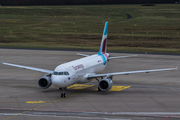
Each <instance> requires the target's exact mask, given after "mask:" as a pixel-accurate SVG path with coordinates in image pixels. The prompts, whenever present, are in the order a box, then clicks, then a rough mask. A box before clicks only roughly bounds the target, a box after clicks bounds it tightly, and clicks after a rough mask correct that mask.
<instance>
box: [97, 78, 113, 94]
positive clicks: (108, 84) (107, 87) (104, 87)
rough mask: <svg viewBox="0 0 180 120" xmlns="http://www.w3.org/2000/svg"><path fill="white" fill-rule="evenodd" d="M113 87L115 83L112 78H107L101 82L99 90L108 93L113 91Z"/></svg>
mask: <svg viewBox="0 0 180 120" xmlns="http://www.w3.org/2000/svg"><path fill="white" fill-rule="evenodd" d="M112 85H113V81H112V80H111V79H110V78H105V79H102V80H100V81H99V90H100V91H104V92H105V91H108V90H110V89H111V87H112Z"/></svg>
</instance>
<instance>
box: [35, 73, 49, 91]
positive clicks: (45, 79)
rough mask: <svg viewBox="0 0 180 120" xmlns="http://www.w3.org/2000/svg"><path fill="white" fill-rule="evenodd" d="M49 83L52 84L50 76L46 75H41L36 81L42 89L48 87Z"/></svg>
mask: <svg viewBox="0 0 180 120" xmlns="http://www.w3.org/2000/svg"><path fill="white" fill-rule="evenodd" d="M51 84H52V81H51V77H50V76H47V75H45V76H43V77H41V78H40V79H39V81H38V85H39V87H40V88H43V89H47V88H49V87H50V86H51Z"/></svg>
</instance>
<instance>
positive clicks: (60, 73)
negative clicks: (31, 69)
mask: <svg viewBox="0 0 180 120" xmlns="http://www.w3.org/2000/svg"><path fill="white" fill-rule="evenodd" d="M53 75H69V73H68V72H67V71H65V72H54V73H53Z"/></svg>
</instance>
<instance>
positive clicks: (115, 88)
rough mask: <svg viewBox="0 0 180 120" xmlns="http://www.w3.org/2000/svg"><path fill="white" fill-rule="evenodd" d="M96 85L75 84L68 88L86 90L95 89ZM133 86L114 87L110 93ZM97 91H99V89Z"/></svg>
mask: <svg viewBox="0 0 180 120" xmlns="http://www.w3.org/2000/svg"><path fill="white" fill-rule="evenodd" d="M93 86H95V85H87V84H74V85H71V86H69V87H67V88H68V89H85V88H89V87H93ZM130 87H131V86H118V85H113V86H112V88H111V89H110V90H109V91H122V90H125V89H127V88H130ZM95 90H98V89H97V88H96V89H95Z"/></svg>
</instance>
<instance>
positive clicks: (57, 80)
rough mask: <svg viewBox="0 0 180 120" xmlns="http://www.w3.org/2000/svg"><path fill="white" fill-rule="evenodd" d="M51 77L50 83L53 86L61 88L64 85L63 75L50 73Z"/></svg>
mask: <svg viewBox="0 0 180 120" xmlns="http://www.w3.org/2000/svg"><path fill="white" fill-rule="evenodd" d="M51 79H52V85H53V86H55V87H59V88H62V87H65V86H64V85H65V84H64V79H63V77H60V76H56V75H52V76H51Z"/></svg>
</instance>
